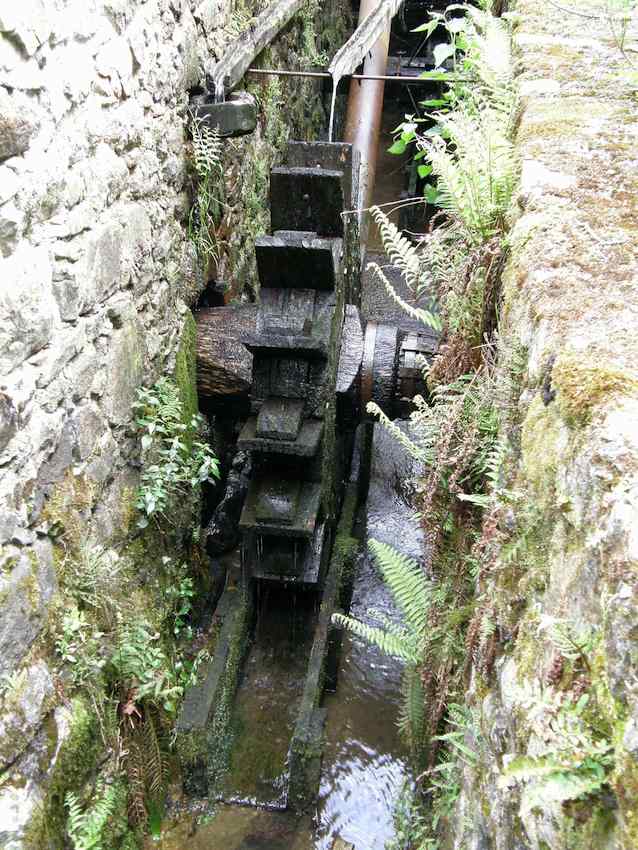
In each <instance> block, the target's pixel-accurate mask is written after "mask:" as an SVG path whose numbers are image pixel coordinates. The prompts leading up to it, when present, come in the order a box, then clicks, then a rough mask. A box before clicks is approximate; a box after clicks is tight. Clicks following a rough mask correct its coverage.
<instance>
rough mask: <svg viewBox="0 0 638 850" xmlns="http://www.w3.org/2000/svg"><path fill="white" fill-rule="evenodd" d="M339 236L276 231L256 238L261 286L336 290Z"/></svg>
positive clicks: (340, 246) (338, 266) (339, 246)
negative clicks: (324, 237)
mask: <svg viewBox="0 0 638 850" xmlns="http://www.w3.org/2000/svg"><path fill="white" fill-rule="evenodd" d="M342 250H343V245H342V241H341V239H338V238H333V239H321V238H319V237H318V236H317V234H316V233H309V232H303V233H295V232H294V231H289V230H278V231H277V232H275V234H274V236H259V237H258V238H257V239H256V240H255V254H256V257H257V271H258V273H259V282H260V283H261V286H262V289H265V288H269V287H273V288H284V289H286V288H290V289H297V288H303V289H322V290H325V289H335V288H336V285H337V281H338V279H339V277H338V276H339V273H340V262H341V254H342Z"/></svg>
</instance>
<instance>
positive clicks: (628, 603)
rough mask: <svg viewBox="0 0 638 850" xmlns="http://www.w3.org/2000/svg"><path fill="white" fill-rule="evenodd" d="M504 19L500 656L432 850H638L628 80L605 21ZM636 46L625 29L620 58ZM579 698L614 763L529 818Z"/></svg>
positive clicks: (635, 272)
mask: <svg viewBox="0 0 638 850" xmlns="http://www.w3.org/2000/svg"><path fill="white" fill-rule="evenodd" d="M509 5H510V13H511V18H512V21H513V27H514V44H515V47H516V55H517V60H518V62H519V68H520V75H519V78H518V82H519V86H520V91H521V96H522V115H521V121H520V126H519V129H518V134H517V147H518V153H519V155H520V159H521V172H522V174H521V186H520V191H519V193H518V196H517V198H516V204H515V208H514V209H513V210H512V230H511V234H510V243H511V250H510V255H509V260H508V263H507V267H506V269H505V273H504V277H503V303H502V308H501V311H500V328H499V335H500V346H501V355H502V359H503V360H506V359H507V356H508V354H507V352H508V351H509V352H511V351H512V350H514V349H525V350H526V351H527V354H528V357H527V363H526V366H525V369H524V372H523V374H522V377H521V379H520V392H518V391H517V393H516V397H515V398H513V399H512V400H511V406H512V410H511V412H510V418H511V423H512V428H511V432H510V434H509V435H508V436H509V440H508V451H507V455H506V458H505V462H504V466H503V482H502V485H503V487H504V488H506V490H507V492H508V496H507V499H508V504H507V509H506V510H505V509H504V510H503V511H502V513H501V522H500V526H499V528H498V530H497V531H498V540H499V541H500V542H499V543H498V545H497V548H496V552H495V555H494V560H493V563H492V564H491V565H490V568H489V569H490V573H489V578H488V588H489V597H490V602H491V603H492V604H493V609H494V616H495V619H496V623H495V627H496V629H497V633H498V635H499V638H500V643H499V651H498V654H497V658H496V661H495V664H494V666H493V669H492V670H491V671H488V672H486V671H485V670H481V669H480V667H479V666H477V667H476V668H475V669H474V671H473V674H472V684H471V688H470V692H469V695H468V701H469V703H470V705H471V706H472V708H473V710H474V712H475V715H476V722H475V728H474V729H473V742H474V746H475V748H476V752H477V756H478V758H477V763H476V764H475V765H466V767H465V769H464V772H463V787H462V793H461V796H460V798H459V801H458V803H457V808H456V811H455V818H454V825H452V824H451V825H450V830H449V831H448V837H447V843H446V846H447V847H450V848H454V850H461V848H463V850H467V848H478V847H490V848H494V850H513V848H517V850H518V848H521V850H523V848H525V850H528V848H529V850H547V848H552V850H589V848H597V850H598V849H599V848H605V850H612V848H613V850H630V848H633V847H636V846H638V830H637V818H636V811H637V810H638V783H637V782H636V777H637V776H638V691H637V690H636V688H635V686H634V685H635V681H636V676H637V675H638V630H637V629H636V623H637V622H638V536H637V534H636V529H637V528H638V384H637V379H638V368H637V365H636V356H635V341H636V339H637V338H638V286H637V285H636V282H637V280H638V249H637V247H636V246H637V245H638V240H637V236H638V216H637V215H636V212H637V209H638V171H637V170H636V168H635V167H634V165H635V163H634V160H635V138H636V133H638V113H637V111H636V80H635V72H634V71H633V69H632V68H631V67H630V65H629V63H628V61H627V58H625V57H624V56H623V52H622V50H621V47H623V44H622V43H621V39H620V35H619V29H618V27H619V22H618V20H615V21H614V20H610V16H609V14H608V13H607V11H606V9H607V7H606V6H605V5H604V4H599V3H595V2H593V0H574V2H570V3H568V4H563V7H564V8H558V6H559V5H560V4H556V5H555V4H553V3H552V4H545V3H543V4H541V3H537V2H535V0H516V2H515V3H510V4H509ZM619 8H620V6H615V7H614V9H615V10H616V12H617V11H618V9H619ZM637 37H638V26H637V20H636V16H635V14H634V15H633V17H632V20H631V22H630V24H629V27H628V29H627V31H626V33H625V34H624V36H623V38H624V39H625V41H624V45H625V46H626V45H629V44H632V45H634V44H635V43H636V38H637ZM557 623H558V626H559V628H563V629H571V630H572V633H574V634H586V635H589V642H588V644H587V647H586V649H585V650H584V651H583V655H582V658H581V657H580V656H579V657H578V658H577V660H573V659H572V660H570V659H569V658H567V657H565V656H566V651H565V650H564V649H563V650H562V651H561V648H560V645H559V643H560V642H559V641H557V639H556V637H555V634H556V633H555V628H556V624H557ZM552 635H554V637H552ZM567 654H568V653H567ZM582 694H585V695H587V698H588V700H589V702H588V703H587V705H588V708H587V711H586V712H585V715H584V720H583V729H584V733H583V734H584V736H585V738H586V739H587V740H588V741H589V742H590V743H591V742H592V741H598V742H600V743H601V744H603V745H604V746H609V747H610V753H611V763H610V764H608V765H607V766H606V767H605V768H604V771H605V781H604V783H603V785H602V787H601V788H599V789H598V791H596V792H594V793H591V794H589V796H583V797H582V798H579V799H574V800H570V801H567V802H564V803H561V802H552V801H551V797H550V794H549V791H548V792H547V797H546V804H545V805H542V806H538V805H536V806H532V807H531V808H529V807H526V806H525V796H526V793H527V792H529V790H530V789H531V788H533V787H538V783H541V782H542V777H536V778H534V777H532V776H529V777H528V778H527V779H523V780H521V781H518V782H512V781H507V780H506V779H505V778H504V774H505V773H506V768H507V765H508V764H510V763H511V761H512V759H514V758H517V757H521V756H530V757H534V756H537V755H539V754H541V753H547V752H548V751H549V752H550V755H551V754H552V753H554V754H556V753H558V752H559V751H560V748H561V746H565V734H564V733H561V731H560V724H559V722H558V720H557V713H556V710H552V709H551V708H548V704H549V702H551V700H552V699H557V700H558V701H559V702H560V704H562V705H566V704H567V705H568V704H573V701H574V700H576V699H578V697H579V696H580V695H582ZM583 746H586V745H583ZM587 746H588V745H587ZM577 749H578V748H575V750H577ZM572 750H573V751H574V752H575V750H574V748H572ZM567 772H568V771H567ZM534 783H537V785H536V786H535V785H534Z"/></svg>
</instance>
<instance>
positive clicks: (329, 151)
mask: <svg viewBox="0 0 638 850" xmlns="http://www.w3.org/2000/svg"><path fill="white" fill-rule="evenodd" d="M285 164H286V165H287V166H289V167H291V168H327V169H328V170H330V171H342V172H343V197H344V201H345V204H346V206H345V209H348V210H349V209H352V206H353V204H352V198H353V197H356V194H353V182H352V175H353V149H352V145H349V144H347V143H346V142H288V147H287V149H286V162H285ZM355 173H356V167H355Z"/></svg>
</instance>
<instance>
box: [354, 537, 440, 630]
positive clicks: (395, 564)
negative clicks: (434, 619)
mask: <svg viewBox="0 0 638 850" xmlns="http://www.w3.org/2000/svg"><path fill="white" fill-rule="evenodd" d="M368 548H369V549H370V551H371V552H372V554H373V555H374V558H375V561H376V563H377V566H378V567H379V569H380V571H381V574H382V575H383V579H384V581H385V583H386V584H387V585H388V587H389V588H390V590H391V591H392V595H393V596H394V598H395V600H396V602H397V604H398V606H399V608H400V609H401V611H402V612H403V614H404V617H405V621H406V623H407V625H408V628H409V629H410V630H411V631H413V632H414V633H415V634H416V635H418V636H419V637H420V636H421V635H422V634H423V631H424V628H425V624H426V622H427V617H428V612H429V610H430V607H431V603H432V590H433V589H432V582H430V581H429V580H428V579H427V578H426V576H425V573H424V572H423V568H422V567H421V566H420V565H419V564H418V563H417V562H416V561H415V560H413V559H412V558H409V557H407V555H403V554H401V553H400V552H397V550H396V549H393V548H392V546H388V544H387V543H381V542H380V541H378V540H369V541H368Z"/></svg>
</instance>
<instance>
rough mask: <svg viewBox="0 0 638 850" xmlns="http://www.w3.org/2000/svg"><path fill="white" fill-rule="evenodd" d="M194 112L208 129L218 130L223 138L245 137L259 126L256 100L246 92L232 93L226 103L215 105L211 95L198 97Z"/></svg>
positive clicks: (194, 104)
mask: <svg viewBox="0 0 638 850" xmlns="http://www.w3.org/2000/svg"><path fill="white" fill-rule="evenodd" d="M193 110H194V112H195V115H196V116H197V117H198V118H201V119H202V120H203V121H204V122H205V124H206V125H207V126H208V127H210V128H211V129H214V128H217V129H218V131H219V134H220V136H221V137H222V138H229V137H235V136H245V135H246V134H247V133H252V132H253V130H254V129H255V127H256V126H257V105H256V103H255V98H254V97H253V96H252V95H251V94H248V92H245V91H236V92H232V93H231V94H230V95H229V96H228V99H227V100H226V101H224V103H215V102H214V101H212V100H211V99H210V96H209V95H198V96H197V97H196V98H195V99H194V102H193Z"/></svg>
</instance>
